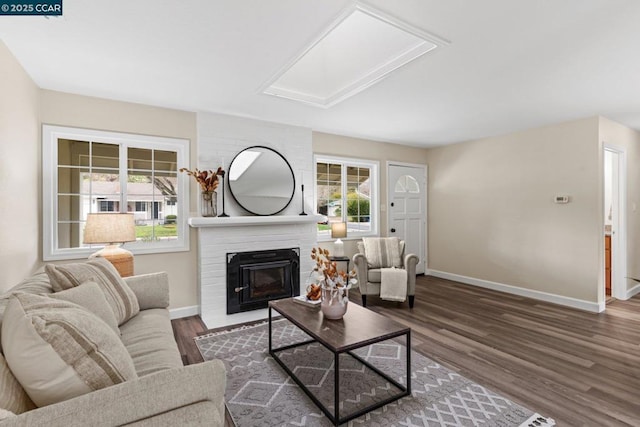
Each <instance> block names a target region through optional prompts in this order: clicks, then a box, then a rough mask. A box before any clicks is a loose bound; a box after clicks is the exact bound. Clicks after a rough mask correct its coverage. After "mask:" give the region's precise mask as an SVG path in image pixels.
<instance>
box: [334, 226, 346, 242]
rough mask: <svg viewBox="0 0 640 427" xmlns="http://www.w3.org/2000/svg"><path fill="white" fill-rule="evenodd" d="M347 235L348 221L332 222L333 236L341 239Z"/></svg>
mask: <svg viewBox="0 0 640 427" xmlns="http://www.w3.org/2000/svg"><path fill="white" fill-rule="evenodd" d="M343 237H347V223H346V222H332V223H331V238H332V239H341V238H343Z"/></svg>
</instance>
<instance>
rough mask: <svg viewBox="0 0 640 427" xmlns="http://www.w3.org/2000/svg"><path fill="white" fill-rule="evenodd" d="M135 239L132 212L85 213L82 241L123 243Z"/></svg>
mask: <svg viewBox="0 0 640 427" xmlns="http://www.w3.org/2000/svg"><path fill="white" fill-rule="evenodd" d="M134 240H136V227H135V222H134V220H133V214H128V213H95V214H89V215H87V223H86V225H85V227H84V239H83V243H124V242H133V241H134Z"/></svg>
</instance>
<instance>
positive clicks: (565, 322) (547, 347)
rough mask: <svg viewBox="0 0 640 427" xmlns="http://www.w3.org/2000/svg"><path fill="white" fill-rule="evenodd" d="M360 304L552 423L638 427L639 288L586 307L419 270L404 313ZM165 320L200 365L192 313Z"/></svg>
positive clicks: (372, 301)
mask: <svg viewBox="0 0 640 427" xmlns="http://www.w3.org/2000/svg"><path fill="white" fill-rule="evenodd" d="M351 299H352V301H354V302H357V303H360V296H359V294H358V293H357V291H355V292H352V293H351ZM367 307H368V308H370V309H371V310H374V311H376V312H378V313H381V314H384V315H386V316H388V317H390V318H392V319H394V320H396V321H398V322H400V323H403V324H406V325H408V326H410V327H411V329H412V331H413V332H412V346H413V349H414V350H415V351H418V352H419V353H421V354H423V355H425V356H427V357H429V358H431V359H433V360H435V361H437V362H439V363H441V364H442V365H444V366H447V367H448V368H450V369H453V370H455V371H457V372H459V373H460V374H461V375H463V376H465V377H467V378H469V379H471V380H473V381H475V382H478V383H479V384H482V385H484V386H486V387H488V388H490V389H492V390H494V391H496V392H498V393H500V394H502V395H504V396H505V397H508V398H510V399H511V400H513V401H515V402H517V403H520V404H521V405H523V406H526V407H528V408H529V409H532V410H534V411H537V412H539V413H541V414H542V415H545V416H549V417H552V418H554V419H555V420H556V422H557V423H558V425H565V426H580V425H584V426H616V425H632V426H640V295H637V296H635V297H634V298H632V299H630V300H628V301H614V302H612V303H610V304H609V305H607V310H606V312H605V313H601V314H594V313H588V312H585V311H580V310H573V309H569V308H566V307H561V306H557V305H554V304H548V303H544V302H540V301H536V300H532V299H528V298H524V297H518V296H514V295H509V294H504V293H500V292H494V291H490V290H486V289H481V288H477V287H473V286H468V285H463V284H460V283H457V282H452V281H448V280H443V279H438V278H434V277H430V276H420V277H418V281H417V285H416V302H415V307H414V309H413V310H409V308H408V305H407V303H404V304H399V303H391V302H386V301H382V300H380V299H378V298H375V297H368V300H367ZM173 326H174V332H175V335H176V340H177V342H178V345H179V347H180V350H181V352H182V354H183V358H184V359H185V361H186V362H187V363H198V362H201V361H202V358H201V356H200V354H199V352H198V350H197V348H196V346H195V344H194V343H193V339H192V338H193V337H194V336H196V335H197V334H201V333H202V332H204V331H205V329H206V327H205V325H204V324H203V323H202V321H201V320H200V318H199V317H190V318H185V319H178V320H174V321H173Z"/></svg>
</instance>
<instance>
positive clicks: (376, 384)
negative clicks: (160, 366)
mask: <svg viewBox="0 0 640 427" xmlns="http://www.w3.org/2000/svg"><path fill="white" fill-rule="evenodd" d="M268 339H269V337H268V325H267V324H266V323H261V324H257V325H252V326H244V327H240V328H237V329H232V330H230V331H224V332H217V333H211V334H207V335H203V336H199V337H196V338H195V342H196V345H197V346H198V349H199V350H200V353H201V354H202V357H203V358H204V360H212V359H220V360H222V361H223V362H224V364H225V366H226V368H227V389H226V393H225V399H226V402H227V407H228V408H229V412H230V413H231V416H232V417H233V420H234V421H235V423H236V426H237V427H258V426H283V425H289V426H330V425H332V423H331V422H330V421H329V419H328V418H327V417H325V415H324V414H323V413H322V411H320V409H319V408H318V407H317V406H316V405H315V404H314V403H313V402H312V401H311V399H309V397H308V396H307V395H306V394H305V393H304V392H303V391H302V390H301V389H300V388H299V387H298V386H297V385H296V384H295V383H294V382H293V380H291V378H289V376H288V375H287V374H286V372H285V371H284V370H283V369H282V368H281V367H280V366H279V365H278V364H277V362H275V361H274V360H273V359H272V358H271V356H270V355H269V352H268ZM308 339H309V336H308V335H306V334H305V333H304V332H303V331H302V330H300V329H299V328H297V327H296V326H294V325H292V324H291V323H289V322H288V321H286V320H284V319H280V320H277V321H275V322H274V324H273V345H274V347H281V346H285V345H288V344H293V343H297V342H302V341H306V340H308ZM405 351H406V347H405V346H404V342H403V340H401V339H400V340H397V341H396V340H388V341H383V342H381V343H378V344H374V345H371V346H369V347H365V348H362V349H359V350H357V351H355V353H357V354H358V356H360V357H362V358H363V359H365V360H366V361H368V362H369V363H370V364H372V365H373V366H375V367H377V368H378V369H381V370H382V371H383V372H385V373H387V374H390V376H391V377H392V378H396V379H397V380H398V382H399V383H400V384H405V383H406V371H405V360H406V353H405ZM279 355H280V357H281V359H282V360H283V361H284V362H285V364H286V365H287V366H288V367H289V368H290V369H291V370H292V371H294V372H295V373H296V374H297V375H298V377H300V378H301V380H302V381H303V383H304V384H305V385H306V386H307V387H308V388H309V389H311V390H313V391H314V393H316V396H317V397H318V398H319V399H320V400H321V401H322V402H323V403H324V404H325V405H326V406H327V407H329V408H330V410H331V411H333V409H332V408H333V406H332V399H333V379H334V374H333V355H332V353H331V352H329V351H328V350H327V349H325V348H324V347H323V346H322V345H320V344H318V343H311V344H307V345H304V346H300V347H296V348H294V349H291V350H287V351H283V352H281V353H279ZM411 360H412V363H411V365H412V370H411V377H412V378H411V386H412V393H411V396H407V397H404V398H402V399H400V400H398V401H395V402H393V403H390V404H388V405H386V406H383V407H382V408H380V409H377V410H374V411H372V412H370V413H368V414H366V415H363V416H361V417H359V418H356V419H354V420H352V421H350V422H349V423H348V425H349V426H497V427H507V426H532V427H539V426H552V425H555V423H554V421H553V420H552V419H550V418H545V417H542V416H541V415H539V414H538V413H535V412H533V411H531V410H529V409H526V408H524V407H522V406H520V405H517V404H515V403H514V402H511V401H510V400H508V399H506V398H504V397H502V396H500V395H498V394H496V393H494V392H492V391H490V390H488V389H486V388H485V387H482V386H480V385H478V384H476V383H474V382H472V381H470V380H468V379H466V378H464V377H462V376H461V375H459V374H457V373H455V372H453V371H450V370H449V369H447V368H444V367H443V366H441V365H439V364H438V363H436V362H434V361H432V360H430V359H428V358H426V357H424V356H422V355H421V354H418V353H416V352H412V354H411ZM396 392H397V389H396V388H395V386H393V385H392V384H391V383H389V382H388V381H385V380H384V379H382V378H381V377H379V376H378V375H376V374H374V373H373V371H372V370H370V369H369V368H366V367H365V365H363V364H362V363H360V362H358V361H357V360H356V359H355V358H353V357H351V356H349V355H347V354H344V355H341V359H340V397H341V401H340V414H341V416H344V415H346V414H349V413H354V412H355V411H356V410H357V409H358V408H362V407H364V406H367V405H368V404H370V403H371V402H373V401H380V400H382V399H384V398H385V397H387V396H389V395H390V394H396Z"/></svg>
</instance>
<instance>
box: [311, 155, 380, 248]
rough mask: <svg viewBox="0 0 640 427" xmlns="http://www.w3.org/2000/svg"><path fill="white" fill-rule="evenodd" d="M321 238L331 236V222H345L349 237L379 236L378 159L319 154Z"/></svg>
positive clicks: (317, 196)
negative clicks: (376, 160)
mask: <svg viewBox="0 0 640 427" xmlns="http://www.w3.org/2000/svg"><path fill="white" fill-rule="evenodd" d="M314 166H315V171H314V177H315V189H316V192H315V209H316V213H317V214H318V215H321V216H322V220H321V221H320V223H318V239H319V240H329V239H331V223H332V222H346V223H347V238H349V237H354V238H359V237H363V236H376V235H378V232H379V229H378V210H377V209H376V207H377V206H378V162H375V161H371V160H359V159H350V158H344V157H333V156H324V155H316V156H315V161H314Z"/></svg>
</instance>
